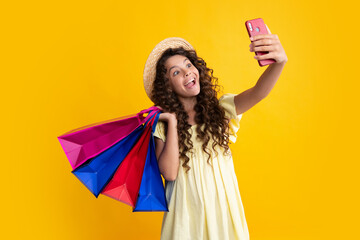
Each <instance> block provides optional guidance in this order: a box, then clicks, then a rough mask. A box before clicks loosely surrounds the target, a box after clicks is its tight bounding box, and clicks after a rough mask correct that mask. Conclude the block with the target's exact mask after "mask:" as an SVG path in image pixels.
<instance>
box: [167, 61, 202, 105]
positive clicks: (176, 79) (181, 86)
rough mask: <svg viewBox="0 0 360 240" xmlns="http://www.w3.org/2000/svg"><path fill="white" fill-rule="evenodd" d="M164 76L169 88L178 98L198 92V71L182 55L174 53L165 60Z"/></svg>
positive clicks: (193, 95) (187, 96)
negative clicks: (167, 80)
mask: <svg viewBox="0 0 360 240" xmlns="http://www.w3.org/2000/svg"><path fill="white" fill-rule="evenodd" d="M165 67H166V77H167V78H168V79H169V82H170V86H171V89H172V90H173V91H174V92H175V93H176V94H177V95H178V97H180V98H191V97H195V96H197V95H198V94H199V93H200V80H199V71H198V70H197V68H196V67H195V66H194V65H193V64H192V63H191V61H190V60H189V59H188V58H187V57H185V56H182V55H174V56H171V57H170V58H168V60H167V61H166V62H165Z"/></svg>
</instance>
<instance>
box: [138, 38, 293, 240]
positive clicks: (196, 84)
mask: <svg viewBox="0 0 360 240" xmlns="http://www.w3.org/2000/svg"><path fill="white" fill-rule="evenodd" d="M250 51H251V52H256V51H268V52H269V53H268V54H266V55H262V56H256V57H255V59H256V60H261V59H274V60H275V61H276V62H275V63H273V64H271V65H269V66H268V67H267V69H266V70H265V71H264V73H263V74H262V75H261V77H260V78H259V80H258V81H257V83H256V85H255V86H254V87H252V88H250V89H248V90H246V91H244V92H242V93H240V94H238V95H235V94H230V93H228V94H224V95H223V96H221V97H220V99H218V96H217V91H218V90H219V86H218V85H217V78H216V77H213V70H212V69H209V68H207V66H206V63H205V61H204V60H203V59H202V58H200V57H198V56H197V53H196V51H195V50H194V48H193V47H192V46H191V45H190V43H188V42H187V41H186V40H184V39H182V38H167V39H165V40H163V41H161V42H160V43H159V44H158V45H156V47H155V48H154V49H153V51H152V52H151V54H150V56H149V57H148V59H147V62H146V64H145V69H144V85H145V90H146V92H147V94H148V96H149V97H150V99H151V100H152V101H153V102H154V103H155V105H157V106H158V107H160V108H161V109H162V110H163V113H162V114H161V115H160V118H159V122H158V124H157V126H156V130H155V133H154V136H155V137H156V138H155V143H156V155H157V159H158V163H159V168H160V172H161V174H162V175H163V177H164V178H165V190H166V198H167V202H168V206H169V212H165V213H164V217H163V222H162V229H161V239H164V240H170V239H171V240H172V239H174V240H197V239H216V240H217V239H218V240H228V239H229V240H236V239H238V240H248V239H249V231H248V227H247V223H246V219H245V214H244V208H243V205H242V201H241V197H240V192H239V187H238V182H237V178H236V175H235V171H234V165H233V159H232V156H231V152H230V149H229V146H228V144H229V142H233V143H235V141H236V138H237V135H236V133H237V131H238V129H239V127H240V124H239V123H240V119H241V118H242V115H243V113H244V112H246V111H247V110H249V109H250V108H252V107H253V106H254V105H256V104H257V103H258V102H259V101H261V100H262V99H264V98H265V97H266V96H267V95H268V94H269V92H270V91H271V89H272V88H273V87H274V85H275V83H276V81H277V79H278V78H279V76H280V74H281V72H282V69H283V67H284V65H285V63H286V62H287V56H286V54H285V51H284V49H283V47H282V45H281V43H280V41H279V38H278V36H277V35H275V34H266V35H258V36H255V37H254V39H253V40H252V43H251V44H250Z"/></svg>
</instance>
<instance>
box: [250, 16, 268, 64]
mask: <svg viewBox="0 0 360 240" xmlns="http://www.w3.org/2000/svg"><path fill="white" fill-rule="evenodd" d="M245 26H246V30H247V32H248V34H249V37H252V36H256V35H259V34H269V32H268V31H267V29H266V26H265V23H264V20H263V19H262V18H256V19H252V20H248V21H246V22H245ZM267 53H269V52H255V54H256V55H264V54H267ZM274 62H275V60H274V59H265V60H258V63H259V65H260V67H263V66H266V65H269V64H272V63H274Z"/></svg>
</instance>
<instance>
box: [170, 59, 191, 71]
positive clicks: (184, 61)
mask: <svg viewBox="0 0 360 240" xmlns="http://www.w3.org/2000/svg"><path fill="white" fill-rule="evenodd" d="M186 60H189V59H187V58H185V60H184V62H185V61H186ZM189 61H190V60H189ZM174 67H178V66H177V65H175V66H172V67H171V68H169V72H170V71H171V69H173V68H174Z"/></svg>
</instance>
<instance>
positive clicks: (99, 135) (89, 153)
mask: <svg viewBox="0 0 360 240" xmlns="http://www.w3.org/2000/svg"><path fill="white" fill-rule="evenodd" d="M158 110H160V109H159V108H157V107H155V106H152V107H150V108H148V109H144V110H142V111H141V112H139V113H137V114H134V115H129V116H125V117H119V118H115V119H110V120H106V121H103V122H99V123H94V124H90V125H86V126H84V127H81V128H77V129H74V130H72V131H70V132H67V133H65V134H63V135H61V136H59V137H58V140H59V142H60V144H61V146H62V148H63V150H64V151H65V154H66V156H67V158H68V160H69V162H70V164H71V166H72V168H73V169H76V168H77V167H79V166H80V165H81V164H83V163H84V162H85V161H87V160H88V159H90V158H92V157H94V156H96V155H98V154H99V153H101V152H103V151H105V150H106V149H108V148H110V147H111V146H113V145H114V144H115V143H117V142H118V141H120V140H121V139H123V138H124V137H126V136H128V135H129V134H130V133H131V132H132V131H134V130H135V129H136V128H137V127H138V126H140V125H141V124H143V123H145V122H146V121H147V120H148V119H149V118H150V117H151V116H152V115H153V114H155V112H156V111H158ZM146 113H148V115H147V116H146V117H145V116H144V114H146Z"/></svg>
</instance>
